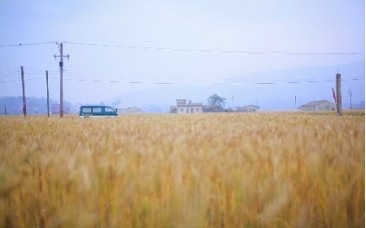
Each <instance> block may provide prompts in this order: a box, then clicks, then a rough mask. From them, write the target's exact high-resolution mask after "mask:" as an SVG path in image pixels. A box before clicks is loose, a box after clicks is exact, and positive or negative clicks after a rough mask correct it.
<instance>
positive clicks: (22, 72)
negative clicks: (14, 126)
mask: <svg viewBox="0 0 366 228" xmlns="http://www.w3.org/2000/svg"><path fill="white" fill-rule="evenodd" d="M20 71H21V76H22V88H23V115H24V117H26V116H27V105H26V103H25V86H24V70H23V66H21V67H20Z"/></svg>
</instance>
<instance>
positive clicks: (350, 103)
mask: <svg viewBox="0 0 366 228" xmlns="http://www.w3.org/2000/svg"><path fill="white" fill-rule="evenodd" d="M348 93H349V109H352V90H348Z"/></svg>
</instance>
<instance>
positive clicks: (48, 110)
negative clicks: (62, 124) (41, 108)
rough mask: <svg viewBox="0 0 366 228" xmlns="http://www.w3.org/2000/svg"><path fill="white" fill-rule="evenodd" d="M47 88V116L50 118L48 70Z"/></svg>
mask: <svg viewBox="0 0 366 228" xmlns="http://www.w3.org/2000/svg"><path fill="white" fill-rule="evenodd" d="M46 86H47V116H48V117H50V93H49V90H48V70H46Z"/></svg>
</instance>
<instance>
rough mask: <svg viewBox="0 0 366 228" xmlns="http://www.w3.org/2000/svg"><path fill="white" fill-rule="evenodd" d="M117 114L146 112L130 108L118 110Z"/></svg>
mask: <svg viewBox="0 0 366 228" xmlns="http://www.w3.org/2000/svg"><path fill="white" fill-rule="evenodd" d="M117 112H118V114H130V113H142V112H144V111H143V110H142V109H140V108H136V107H129V108H118V109H117Z"/></svg>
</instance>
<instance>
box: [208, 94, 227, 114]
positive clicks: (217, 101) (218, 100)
mask: <svg viewBox="0 0 366 228" xmlns="http://www.w3.org/2000/svg"><path fill="white" fill-rule="evenodd" d="M225 101H226V98H224V97H220V96H218V95H217V94H213V95H211V96H210V97H209V98H208V99H207V102H208V104H209V105H211V106H212V107H213V108H214V109H216V110H223V109H224V107H225Z"/></svg>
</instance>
